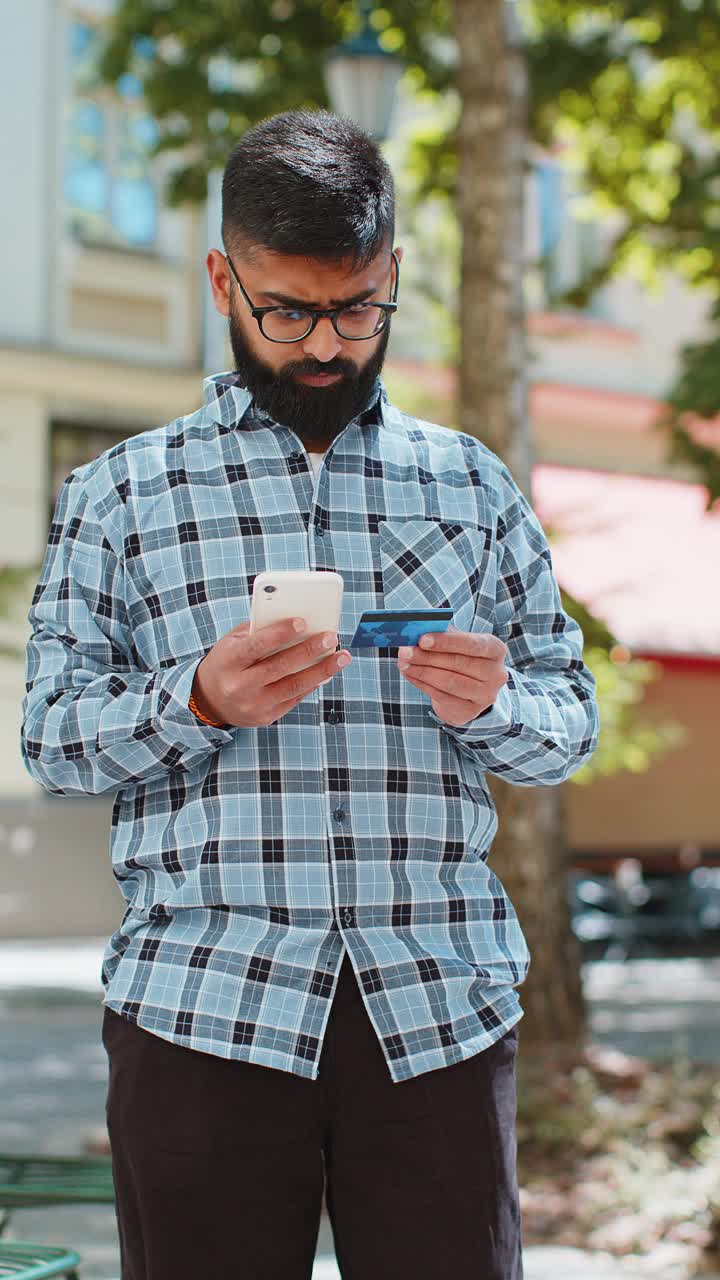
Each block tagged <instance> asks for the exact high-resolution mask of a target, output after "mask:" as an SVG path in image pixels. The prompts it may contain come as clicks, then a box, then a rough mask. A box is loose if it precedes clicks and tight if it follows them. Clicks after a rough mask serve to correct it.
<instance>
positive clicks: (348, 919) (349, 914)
mask: <svg viewBox="0 0 720 1280" xmlns="http://www.w3.org/2000/svg"><path fill="white" fill-rule="evenodd" d="M342 919H343V924H344V925H346V927H347V928H348V929H349V928H350V925H351V924H354V923H355V915H354V913H353V910H352V908H351V907H346V908H345V910H344V911H343V913H342Z"/></svg>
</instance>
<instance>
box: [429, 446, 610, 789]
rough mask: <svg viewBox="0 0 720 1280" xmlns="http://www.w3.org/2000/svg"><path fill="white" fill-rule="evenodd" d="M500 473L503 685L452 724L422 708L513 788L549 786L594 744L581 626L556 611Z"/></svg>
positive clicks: (541, 553) (531, 534)
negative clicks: (482, 706) (489, 701)
mask: <svg viewBox="0 0 720 1280" xmlns="http://www.w3.org/2000/svg"><path fill="white" fill-rule="evenodd" d="M501 475H502V481H503V491H504V494H505V504H504V507H503V509H502V510H501V512H500V515H499V518H498V548H497V554H498V576H497V592H496V601H495V620H494V626H493V628H492V630H493V632H494V634H495V635H497V636H499V637H500V639H501V640H502V641H503V642H504V643H505V644H506V646H507V649H508V653H507V657H506V660H505V661H506V667H507V671H508V682H507V684H506V685H504V686H503V687H502V688H501V689H500V691H499V693H498V694H497V697H496V698H495V702H494V703H493V705H492V706H491V707H490V708H488V709H486V710H485V711H484V712H482V713H481V714H480V715H479V716H476V717H475V719H474V720H470V721H469V722H468V723H467V724H466V725H463V726H462V727H460V728H458V727H456V726H454V725H448V724H446V723H445V722H444V721H442V720H440V719H439V717H438V716H436V715H435V713H434V712H432V711H431V715H432V716H433V717H434V719H435V720H437V722H438V724H440V725H441V726H442V727H443V729H444V730H445V731H446V733H448V734H450V736H451V737H452V738H454V739H455V741H456V742H457V744H458V746H459V747H460V749H461V750H462V751H464V752H465V753H466V754H467V755H469V756H470V757H471V759H473V760H474V761H475V762H476V763H477V764H478V765H480V767H481V768H482V769H484V770H485V771H486V772H488V773H494V774H496V775H497V776H498V777H500V778H504V779H505V781H506V782H513V783H516V784H518V785H519V786H526V787H541V786H554V785H556V784H558V783H560V782H564V781H565V780H566V779H567V778H569V777H570V776H571V775H572V774H573V773H575V772H576V771H577V770H578V769H579V768H580V767H581V766H582V764H583V763H584V762H585V760H587V759H588V757H589V756H591V755H592V753H593V752H594V750H595V748H596V746H597V741H598V735H599V716H598V708H597V699H596V682H595V677H594V676H593V675H592V673H591V672H590V671H589V670H588V668H587V667H586V666H585V663H584V662H583V657H582V652H583V634H582V630H581V628H580V627H579V625H578V624H577V622H575V620H574V619H573V618H570V617H569V616H568V614H567V613H565V611H564V610H563V607H562V602H561V599H560V591H559V588H558V585H557V582H556V580H555V575H554V572H553V566H552V557H551V554H550V549H549V547H548V544H547V539H546V537H545V534H544V532H543V529H542V526H541V524H540V522H539V520H538V518H537V516H536V514H535V512H534V511H533V509H532V507H531V506H530V503H529V502H528V501H527V499H526V497H525V495H524V494H523V493H522V491H521V490H520V489H519V488H518V486H517V485H516V484H515V481H514V480H513V479H512V476H511V475H510V473H509V471H508V470H507V468H505V467H503V468H502V473H501ZM483 629H485V630H489V628H487V627H484V628H483Z"/></svg>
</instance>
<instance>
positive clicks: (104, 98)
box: [64, 21, 158, 249]
mask: <svg viewBox="0 0 720 1280" xmlns="http://www.w3.org/2000/svg"><path fill="white" fill-rule="evenodd" d="M67 39H68V47H67V58H68V85H69V93H68V100H67V103H66V108H65V111H66V129H65V149H64V199H65V214H66V221H67V225H68V227H69V230H70V232H71V234H72V236H73V237H74V238H75V239H76V240H79V241H81V242H82V243H84V244H98V245H115V246H118V247H120V248H131V249H152V248H153V247H154V245H155V242H156V240H157V233H158V193H157V187H156V180H155V175H154V172H153V165H152V160H151V157H150V152H151V149H152V147H153V145H154V143H155V142H156V140H157V137H158V129H157V125H156V123H155V121H154V120H153V118H152V117H151V116H149V115H148V114H147V111H146V110H145V108H144V105H143V98H142V85H141V82H140V79H139V77H138V76H136V75H134V74H130V73H127V74H126V75H124V76H123V77H122V78H121V80H120V82H119V84H118V93H119V98H118V95H117V94H115V93H114V92H113V91H112V90H111V89H108V88H107V87H105V86H103V85H101V84H99V83H98V80H97V74H96V70H95V68H96V61H97V56H98V53H99V49H100V43H101V36H100V29H99V28H98V27H95V26H92V25H90V24H88V23H86V22H80V21H71V22H70V23H69V24H68V28H67ZM135 53H136V57H137V58H138V59H139V60H142V59H143V58H147V57H148V56H149V55H151V53H152V44H151V42H150V41H148V40H144V39H139V40H137V41H136V45H135Z"/></svg>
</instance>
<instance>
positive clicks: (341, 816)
mask: <svg viewBox="0 0 720 1280" xmlns="http://www.w3.org/2000/svg"><path fill="white" fill-rule="evenodd" d="M333 818H334V819H335V821H336V822H344V821H345V810H344V809H333Z"/></svg>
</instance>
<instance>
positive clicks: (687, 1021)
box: [0, 938, 720, 1280]
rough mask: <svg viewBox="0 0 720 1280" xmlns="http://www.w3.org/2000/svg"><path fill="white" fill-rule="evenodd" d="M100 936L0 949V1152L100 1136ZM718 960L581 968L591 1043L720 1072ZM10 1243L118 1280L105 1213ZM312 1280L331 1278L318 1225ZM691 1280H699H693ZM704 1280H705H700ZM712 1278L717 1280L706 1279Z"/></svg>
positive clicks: (50, 1216)
mask: <svg viewBox="0 0 720 1280" xmlns="http://www.w3.org/2000/svg"><path fill="white" fill-rule="evenodd" d="M104 946H105V939H104V938H84V939H79V940H76V939H56V940H49V941H42V940H40V941H27V942H25V941H4V942H0V1041H1V1042H2V1048H1V1049H0V1150H1V1149H5V1150H16V1151H33V1150H34V1151H42V1152H45V1153H48V1154H50V1153H55V1154H59V1153H61V1152H73V1151H81V1150H82V1149H83V1143H84V1141H85V1140H86V1139H87V1137H88V1135H89V1133H91V1132H92V1130H93V1129H102V1127H103V1124H104V1105H105V1091H106V1081H107V1059H106V1056H105V1051H104V1049H103V1046H102V1042H101V1040H100V1020H101V1012H100V1010H101V998H102V987H101V985H100V979H99V974H100V962H101V957H102V952H103V949H104ZM719 977H720V959H718V958H715V957H712V958H710V959H705V960H697V959H691V960H629V961H626V962H625V963H624V964H614V963H609V962H596V963H593V964H589V965H586V966H585V969H584V972H583V978H584V985H585V991H586V994H587V997H588V1000H589V1004H590V1022H591V1027H592V1030H593V1033H594V1036H595V1039H596V1040H598V1041H599V1042H601V1043H605V1044H611V1045H614V1046H616V1047H618V1048H621V1049H623V1050H624V1051H626V1052H629V1053H632V1052H640V1053H642V1054H644V1055H646V1056H658V1057H663V1056H664V1057H667V1056H669V1055H670V1054H671V1053H677V1052H680V1053H685V1052H687V1053H688V1054H689V1055H690V1056H691V1057H695V1058H699V1059H705V1060H707V1061H714V1062H720V1016H719V1015H718V1012H717V997H716V993H717V989H718V988H717V983H718V978H719ZM8 1238H12V1239H26V1240H38V1241H42V1242H48V1243H59V1244H70V1245H72V1246H73V1247H75V1248H77V1249H78V1251H79V1252H80V1254H81V1256H82V1257H83V1263H84V1265H83V1275H84V1276H86V1277H87V1280H90V1278H91V1277H93V1278H94V1280H99V1278H100V1277H105V1278H107V1280H109V1278H110V1277H117V1276H119V1273H120V1266H119V1255H118V1249H117V1231H116V1223H115V1215H114V1211H113V1210H112V1209H111V1208H110V1207H108V1206H100V1205H98V1206H63V1207H61V1208H57V1209H44V1210H24V1211H23V1212H22V1213H18V1214H17V1216H16V1217H14V1218H13V1221H12V1224H11V1229H10V1232H9V1233H8ZM524 1265H525V1280H686V1273H685V1271H684V1270H683V1269H682V1268H681V1267H680V1266H679V1265H677V1264H673V1262H672V1259H671V1258H668V1259H667V1266H663V1265H662V1264H661V1263H660V1260H659V1259H658V1258H657V1257H654V1258H653V1259H643V1258H639V1257H631V1258H627V1259H624V1260H619V1259H617V1258H614V1257H612V1256H611V1255H609V1254H598V1253H588V1252H585V1251H583V1250H579V1249H571V1248H565V1247H555V1246H550V1245H547V1246H528V1247H527V1248H526V1249H525V1251H524ZM313 1280H340V1275H339V1272H338V1270H337V1266H336V1264H335V1260H334V1257H333V1245H332V1235H331V1232H330V1226H329V1223H328V1222H327V1221H326V1220H325V1219H323V1224H322V1227H321V1232H320V1239H319V1241H318V1253H317V1258H316V1262H315V1268H314V1270H313ZM698 1280H700V1278H698ZM705 1280H713V1277H706V1278H705ZM714 1280H719V1278H718V1277H715V1278H714Z"/></svg>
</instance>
